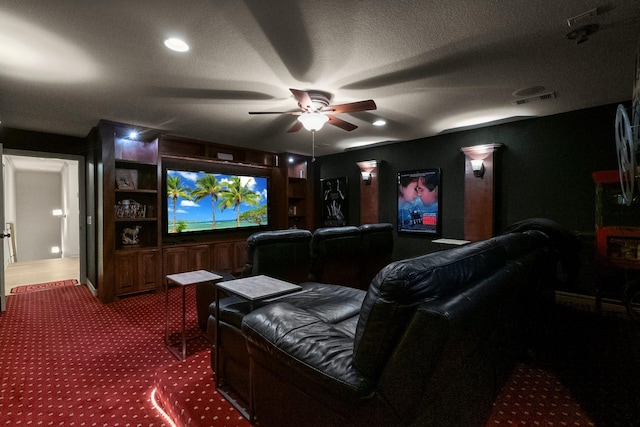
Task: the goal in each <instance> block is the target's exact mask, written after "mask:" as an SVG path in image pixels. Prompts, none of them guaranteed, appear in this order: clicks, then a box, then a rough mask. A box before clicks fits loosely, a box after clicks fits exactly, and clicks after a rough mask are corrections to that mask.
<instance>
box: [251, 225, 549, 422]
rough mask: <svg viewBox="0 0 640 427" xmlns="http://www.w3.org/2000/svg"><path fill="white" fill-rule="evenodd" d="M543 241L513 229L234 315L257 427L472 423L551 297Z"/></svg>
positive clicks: (482, 414) (541, 235) (535, 233)
mask: <svg viewBox="0 0 640 427" xmlns="http://www.w3.org/2000/svg"><path fill="white" fill-rule="evenodd" d="M553 247H554V241H553V233H551V235H550V234H547V233H545V232H544V231H541V230H520V231H518V232H514V233H508V234H504V235H500V236H497V237H495V238H492V239H490V240H487V241H483V242H478V243H472V244H469V245H467V246H463V247H459V248H455V249H451V250H447V251H442V252H435V253H431V254H427V255H424V256H420V257H417V258H413V259H408V260H403V261H397V262H394V263H391V264H389V265H388V266H386V267H385V268H383V269H382V270H381V271H380V272H379V273H378V274H377V275H376V277H375V278H374V279H373V281H372V282H371V285H370V286H369V288H368V290H367V291H364V290H358V289H352V288H346V287H343V286H331V285H321V284H313V283H306V284H304V286H306V287H309V288H312V287H314V286H315V289H314V291H313V293H307V294H301V295H300V299H298V300H296V295H295V294H294V295H291V296H289V297H288V298H287V299H286V300H281V301H278V302H274V303H272V304H269V305H266V306H263V307H260V308H258V309H256V310H255V311H253V312H251V313H248V314H246V315H245V316H244V317H243V320H242V331H243V334H244V335H245V337H246V338H247V346H248V351H249V354H250V363H251V370H252V376H253V380H252V381H253V387H252V391H253V402H254V405H255V415H256V416H257V420H258V422H259V424H260V426H262V427H268V426H301V425H304V426H341V427H344V426H401V425H402V426H404V425H407V426H438V427H442V426H456V427H459V426H480V425H482V424H483V422H486V417H487V416H488V413H489V411H490V409H491V405H492V402H493V400H494V398H495V396H496V395H497V393H498V391H499V389H500V387H501V386H502V385H503V384H504V382H505V381H506V379H507V378H508V376H509V374H510V372H511V370H512V368H513V366H514V363H515V361H516V360H517V358H518V357H519V356H520V355H521V354H523V352H524V349H526V348H527V346H528V345H530V344H531V343H532V342H535V325H536V324H537V322H536V319H538V318H539V316H541V315H544V311H545V307H548V306H549V304H550V303H552V302H553V301H552V300H550V299H549V296H550V295H552V293H549V292H545V288H548V287H552V286H553V283H554V280H555V274H556V266H557V251H554V250H553Z"/></svg>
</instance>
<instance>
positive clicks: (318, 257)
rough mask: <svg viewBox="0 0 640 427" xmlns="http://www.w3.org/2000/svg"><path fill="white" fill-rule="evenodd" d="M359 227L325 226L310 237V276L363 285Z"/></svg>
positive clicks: (344, 284)
mask: <svg viewBox="0 0 640 427" xmlns="http://www.w3.org/2000/svg"><path fill="white" fill-rule="evenodd" d="M361 259H362V257H361V248H360V229H359V228H358V227H354V226H344V227H323V228H318V229H317V230H316V231H315V232H314V233H313V239H312V241H311V276H310V279H311V280H312V281H314V282H321V283H331V284H334V285H343V286H350V287H352V288H359V287H360V260H361Z"/></svg>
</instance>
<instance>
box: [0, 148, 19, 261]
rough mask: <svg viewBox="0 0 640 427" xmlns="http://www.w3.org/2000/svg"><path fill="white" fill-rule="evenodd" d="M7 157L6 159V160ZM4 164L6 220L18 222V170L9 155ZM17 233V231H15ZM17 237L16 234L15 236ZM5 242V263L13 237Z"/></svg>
mask: <svg viewBox="0 0 640 427" xmlns="http://www.w3.org/2000/svg"><path fill="white" fill-rule="evenodd" d="M5 159H6V161H5ZM2 163H3V165H4V221H5V223H10V222H11V223H13V224H14V225H15V223H16V184H15V181H16V172H15V168H14V166H13V163H12V162H11V161H10V160H9V158H7V157H3V159H2ZM14 234H15V233H14ZM13 238H15V236H13ZM3 244H4V265H5V267H6V266H7V264H9V263H10V262H11V261H12V260H11V251H12V249H11V239H3Z"/></svg>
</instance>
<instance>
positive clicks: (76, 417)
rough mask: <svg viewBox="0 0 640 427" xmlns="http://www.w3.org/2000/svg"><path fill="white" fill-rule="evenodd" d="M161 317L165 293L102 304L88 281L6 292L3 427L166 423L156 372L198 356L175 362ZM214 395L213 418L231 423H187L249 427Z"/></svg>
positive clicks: (0, 365)
mask: <svg viewBox="0 0 640 427" xmlns="http://www.w3.org/2000/svg"><path fill="white" fill-rule="evenodd" d="M176 291H177V289H176ZM175 303H177V299H176V301H175ZM172 312H175V313H177V309H176V311H173V310H172ZM164 315H165V309H164V296H163V295H162V294H147V295H140V296H136V297H132V298H127V299H123V300H121V301H118V302H115V303H113V304H106V305H105V304H100V303H99V302H98V301H97V300H96V298H94V297H93V296H92V295H91V293H90V292H89V290H88V289H87V287H86V286H70V287H62V288H53V289H51V290H49V291H43V292H33V293H26V294H20V295H10V296H8V297H7V311H6V312H5V313H3V314H2V315H1V316H0V349H1V350H0V372H1V373H2V382H1V383H0V425H3V426H4V425H7V426H9V425H10V426H15V425H31V424H33V425H39V424H42V425H56V426H83V425H86V426H94V425H95V426H129V425H131V426H169V425H170V424H169V423H167V422H166V421H165V420H164V419H163V418H162V416H161V415H160V413H159V412H158V411H157V410H156V409H155V408H154V407H153V405H152V402H151V394H152V390H153V388H154V386H155V376H156V372H157V371H161V370H164V369H175V368H176V367H185V368H186V366H188V365H189V364H190V363H191V359H192V358H194V359H195V357H194V356H190V357H189V358H188V360H187V361H185V362H178V361H177V360H176V359H175V358H174V357H173V356H172V355H171V354H170V353H169V352H168V351H167V349H166V347H165V346H164V341H163V337H164V331H165V329H164V327H165V316H164ZM192 317H194V318H195V315H194V316H192ZM193 323H194V324H195V320H194V322H193ZM191 344H192V346H191V347H190V348H189V354H193V352H194V351H195V350H199V351H201V352H202V353H203V355H201V356H199V357H200V358H208V356H206V357H205V355H206V354H208V350H207V347H206V344H205V346H204V347H202V346H201V347H200V348H198V349H196V348H194V347H193V345H194V344H198V343H197V340H194V341H193V342H191ZM200 344H201V345H202V344H204V342H200ZM203 350H204V351H203ZM186 369H188V368H186ZM203 373H204V370H203V368H201V369H200V370H199V371H198V372H197V374H198V375H203ZM208 375H209V377H212V373H211V371H210V369H209V372H208ZM178 381H184V384H187V383H188V378H180V379H179V380H178ZM184 393H189V391H185V392H183V394H182V396H184ZM214 396H215V399H216V400H217V401H216V402H215V406H216V408H219V409H218V417H221V418H222V419H225V420H229V421H231V420H233V421H232V422H228V421H225V422H221V423H218V422H215V421H212V422H211V423H205V422H204V421H203V422H202V423H200V424H191V425H216V426H218V425H220V426H221V425H226V426H242V427H244V426H247V425H248V423H247V422H246V421H245V420H244V419H243V418H241V417H238V415H239V414H238V413H237V412H236V411H234V410H232V408H231V406H230V405H229V404H228V403H227V402H226V401H222V399H220V398H219V397H218V396H217V394H216V395H214ZM178 400H182V401H186V398H185V397H180V398H178ZM238 418H240V419H238Z"/></svg>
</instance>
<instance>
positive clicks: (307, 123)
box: [298, 113, 329, 132]
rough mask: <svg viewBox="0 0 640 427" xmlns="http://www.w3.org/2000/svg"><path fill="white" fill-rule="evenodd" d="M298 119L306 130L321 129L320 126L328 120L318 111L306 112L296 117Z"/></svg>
mask: <svg viewBox="0 0 640 427" xmlns="http://www.w3.org/2000/svg"><path fill="white" fill-rule="evenodd" d="M298 121H299V122H300V123H302V126H304V128H305V129H306V130H309V131H311V132H315V131H317V130H320V129H322V126H323V125H324V124H325V123H327V122H328V121H329V117H327V116H326V115H324V114H320V113H306V114H301V115H300V116H299V117H298Z"/></svg>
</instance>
